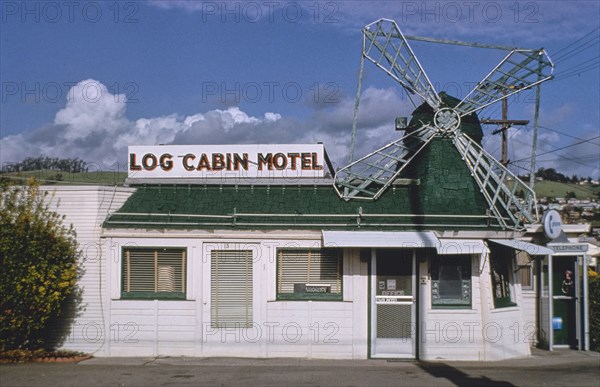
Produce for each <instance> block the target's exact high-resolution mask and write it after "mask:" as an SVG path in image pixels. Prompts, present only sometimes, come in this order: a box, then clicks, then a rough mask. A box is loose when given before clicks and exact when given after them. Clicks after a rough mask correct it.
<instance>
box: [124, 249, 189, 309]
mask: <svg viewBox="0 0 600 387" xmlns="http://www.w3.org/2000/svg"><path fill="white" fill-rule="evenodd" d="M122 258H123V259H122V261H123V268H122V273H123V275H122V279H123V280H122V287H121V297H122V298H129V299H185V287H186V283H185V269H186V249H185V248H172V247H165V248H162V247H126V248H124V249H123V251H122Z"/></svg>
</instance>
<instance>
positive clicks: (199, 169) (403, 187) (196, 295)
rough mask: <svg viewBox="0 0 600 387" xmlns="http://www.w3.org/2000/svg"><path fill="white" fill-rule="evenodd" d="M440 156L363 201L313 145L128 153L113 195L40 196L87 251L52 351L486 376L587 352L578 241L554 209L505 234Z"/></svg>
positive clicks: (582, 251) (63, 190)
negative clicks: (461, 369) (486, 365)
mask: <svg viewBox="0 0 600 387" xmlns="http://www.w3.org/2000/svg"><path fill="white" fill-rule="evenodd" d="M449 141H450V140H448V139H445V138H437V139H434V140H433V141H432V142H431V145H430V146H429V147H428V148H427V149H426V150H425V151H424V152H422V153H420V154H419V157H418V159H416V160H415V162H414V163H413V166H412V168H411V169H410V170H409V171H408V172H407V173H406V174H405V175H402V176H401V177H399V178H398V179H396V181H394V182H393V184H391V185H390V186H389V187H388V188H387V189H386V191H385V192H384V193H383V194H382V195H381V196H380V197H379V198H378V199H377V200H371V201H368V200H345V199H343V198H340V196H339V194H338V192H337V189H336V187H335V185H334V170H333V168H332V167H331V164H330V162H329V160H328V158H327V154H326V152H325V149H324V146H323V145H322V144H293V145H197V146H193V145H177V146H175V145H166V146H131V147H129V155H128V159H129V177H128V179H127V182H126V186H124V187H105V186H90V185H87V186H46V187H43V189H45V190H48V191H51V192H52V193H53V194H54V195H53V197H54V200H53V201H52V203H53V206H54V208H56V209H57V210H58V211H59V212H60V213H62V214H65V215H66V223H67V224H69V223H72V224H73V225H74V226H75V228H76V230H77V233H78V239H79V243H80V246H81V249H82V252H83V254H82V261H81V264H82V267H83V269H84V274H83V276H82V278H81V280H80V287H81V289H82V297H81V300H80V303H79V305H78V307H77V308H76V311H75V312H74V314H73V317H74V320H73V322H72V324H71V325H70V326H69V327H68V329H67V332H68V336H66V338H65V340H64V343H62V347H63V348H65V349H72V350H78V351H84V352H87V353H93V354H94V355H95V356H199V357H210V356H234V357H259V358H260V357H299V358H336V359H367V358H391V359H393V358H408V359H424V360H449V359H451V360H487V361H489V360H499V359H508V358H516V357H526V356H529V355H530V353H531V348H532V347H534V346H537V347H541V348H545V349H548V350H556V349H559V348H570V349H572V350H586V349H588V342H589V340H588V309H587V267H588V263H589V262H591V260H590V259H589V257H588V256H587V255H586V251H587V244H581V243H578V242H577V237H578V235H581V234H585V233H587V232H589V226H588V225H562V224H561V222H560V217H559V216H558V214H557V213H555V212H550V213H548V214H545V216H544V218H543V221H541V220H542V219H541V216H540V221H539V222H537V223H532V224H523V225H522V227H520V228H519V229H516V228H507V227H505V226H503V225H502V224H500V223H499V222H498V219H497V218H496V217H494V215H493V214H491V211H490V208H489V204H488V203H487V202H486V199H485V198H484V195H483V194H482V193H481V190H480V188H479V186H478V185H477V183H476V182H475V180H474V178H473V176H472V175H471V172H470V171H469V169H468V168H467V167H466V166H465V163H464V161H463V160H462V159H461V156H460V154H459V153H458V152H456V151H455V150H454V148H453V147H452V145H451V144H449ZM449 149H452V151H449Z"/></svg>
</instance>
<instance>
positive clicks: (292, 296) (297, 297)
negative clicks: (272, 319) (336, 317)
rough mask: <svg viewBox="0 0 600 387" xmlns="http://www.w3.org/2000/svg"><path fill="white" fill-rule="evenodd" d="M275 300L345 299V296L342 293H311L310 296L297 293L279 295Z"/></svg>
mask: <svg viewBox="0 0 600 387" xmlns="http://www.w3.org/2000/svg"><path fill="white" fill-rule="evenodd" d="M275 301H337V302H339V301H344V299H343V296H342V295H341V294H340V295H321V296H316V295H310V296H305V295H296V294H290V295H283V296H282V295H278V296H277V298H276V299H275Z"/></svg>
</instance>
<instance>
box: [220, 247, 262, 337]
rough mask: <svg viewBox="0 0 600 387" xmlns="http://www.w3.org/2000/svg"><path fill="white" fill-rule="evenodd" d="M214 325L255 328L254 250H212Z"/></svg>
mask: <svg viewBox="0 0 600 387" xmlns="http://www.w3.org/2000/svg"><path fill="white" fill-rule="evenodd" d="M210 258H211V270H210V272H211V280H210V290H211V295H210V301H211V308H210V314H211V326H212V327H213V328H250V327H252V250H212V251H211V257H210Z"/></svg>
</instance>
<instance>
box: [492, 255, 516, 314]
mask: <svg viewBox="0 0 600 387" xmlns="http://www.w3.org/2000/svg"><path fill="white" fill-rule="evenodd" d="M490 245H491V244H490ZM514 257H515V251H514V250H513V249H508V248H504V247H497V246H490V275H491V280H492V297H493V298H494V308H505V307H507V306H516V305H517V304H516V303H515V299H514V290H513V282H512V281H513V279H512V270H513V260H514Z"/></svg>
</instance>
